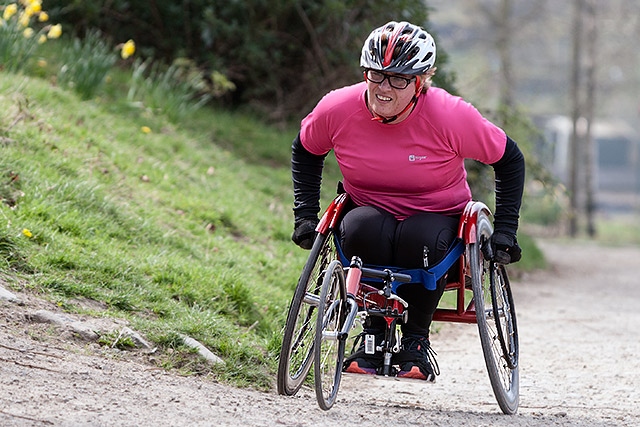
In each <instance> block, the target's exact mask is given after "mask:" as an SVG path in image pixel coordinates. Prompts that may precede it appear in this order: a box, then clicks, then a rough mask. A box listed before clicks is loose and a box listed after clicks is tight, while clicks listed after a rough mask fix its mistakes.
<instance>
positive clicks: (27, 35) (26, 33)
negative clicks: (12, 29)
mask: <svg viewBox="0 0 640 427" xmlns="http://www.w3.org/2000/svg"><path fill="white" fill-rule="evenodd" d="M22 35H23V36H24V38H25V39H30V38H31V37H32V36H33V28H31V27H27V28H25V29H24V31H22Z"/></svg>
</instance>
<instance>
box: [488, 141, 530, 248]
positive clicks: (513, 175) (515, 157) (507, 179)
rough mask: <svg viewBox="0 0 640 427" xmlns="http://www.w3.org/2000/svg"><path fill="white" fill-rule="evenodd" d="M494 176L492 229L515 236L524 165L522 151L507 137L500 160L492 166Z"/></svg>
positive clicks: (520, 202)
mask: <svg viewBox="0 0 640 427" xmlns="http://www.w3.org/2000/svg"><path fill="white" fill-rule="evenodd" d="M491 166H493V170H494V172H495V175H496V212H495V216H494V228H495V230H496V231H497V230H500V231H504V232H507V233H509V234H512V235H513V236H515V235H516V232H517V231H518V218H519V215H520V205H521V204H522V193H523V190H524V174H525V163H524V156H523V155H522V151H520V149H519V148H518V145H517V144H516V143H515V141H513V140H512V139H511V138H509V137H508V136H507V146H506V148H505V150H504V154H503V155H502V158H501V159H500V160H498V161H497V162H496V163H494V164H492V165H491Z"/></svg>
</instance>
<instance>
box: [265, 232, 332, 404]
mask: <svg viewBox="0 0 640 427" xmlns="http://www.w3.org/2000/svg"><path fill="white" fill-rule="evenodd" d="M335 259H337V250H336V246H335V242H334V235H333V232H332V231H329V232H328V233H327V234H317V235H316V238H315V241H314V243H313V247H312V248H311V251H310V253H309V258H307V262H306V264H305V266H304V268H303V269H302V274H301V275H300V278H299V279H298V284H297V286H296V289H295V291H294V294H293V298H292V299H291V304H290V305H289V313H288V314H287V321H286V324H285V327H284V332H283V337H282V347H281V349H280V359H279V362H278V376H277V388H278V393H279V394H283V395H286V396H293V395H294V394H296V393H297V392H298V390H300V387H302V384H303V383H304V381H305V379H306V377H307V375H308V373H309V370H310V369H311V364H312V362H313V342H314V339H315V327H316V315H317V307H318V302H319V294H320V287H321V286H322V280H323V277H324V271H325V270H326V268H327V267H328V266H329V264H330V263H331V261H333V260H335Z"/></svg>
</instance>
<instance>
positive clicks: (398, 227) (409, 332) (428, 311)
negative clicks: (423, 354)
mask: <svg viewBox="0 0 640 427" xmlns="http://www.w3.org/2000/svg"><path fill="white" fill-rule="evenodd" d="M459 221H460V219H459V217H456V216H446V215H441V214H436V213H429V212H424V213H418V214H415V215H413V216H410V217H409V218H407V219H405V220H404V221H398V220H397V219H396V218H395V217H394V216H393V215H391V214H390V213H389V212H387V211H385V210H383V209H380V208H376V207H372V206H359V207H356V208H354V209H352V210H350V211H349V212H347V213H346V215H345V216H344V218H343V219H342V222H341V224H340V240H341V245H342V249H343V251H344V254H345V255H346V256H347V258H351V257H352V256H354V255H357V256H358V257H360V258H361V259H362V262H364V263H365V264H375V265H383V266H385V265H386V266H397V267H402V268H420V267H429V266H431V265H434V264H435V263H437V262H438V261H440V260H441V259H442V257H443V256H444V255H445V253H446V252H447V249H448V248H449V246H450V245H451V242H453V240H454V239H455V237H456V234H457V231H458V223H459ZM445 284H446V276H445V277H443V279H441V280H440V281H439V282H438V285H437V289H436V290H433V291H429V290H427V289H426V288H425V287H424V286H422V285H421V284H406V285H402V286H400V287H399V288H398V295H399V296H400V297H401V298H403V299H404V300H405V301H407V303H409V319H408V322H407V323H406V324H404V325H402V332H403V334H404V335H405V336H428V335H429V326H430V325H431V320H432V318H433V313H434V312H435V310H436V307H437V306H438V302H439V301H440V298H441V297H442V293H443V291H444V286H445ZM370 326H371V328H372V329H378V328H381V327H383V326H384V322H383V320H382V318H376V320H374V321H373V324H372V325H370Z"/></svg>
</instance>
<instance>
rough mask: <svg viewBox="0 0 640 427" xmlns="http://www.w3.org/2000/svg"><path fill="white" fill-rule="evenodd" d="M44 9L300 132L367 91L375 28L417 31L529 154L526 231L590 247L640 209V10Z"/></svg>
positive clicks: (617, 6) (483, 5)
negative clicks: (602, 228)
mask: <svg viewBox="0 0 640 427" xmlns="http://www.w3.org/2000/svg"><path fill="white" fill-rule="evenodd" d="M47 7H48V10H50V13H51V15H52V17H55V19H56V21H57V22H62V23H63V24H64V26H65V28H68V29H69V30H70V31H69V32H70V33H71V34H73V35H74V36H78V37H83V36H84V35H86V34H88V33H89V32H90V31H93V29H99V30H100V31H101V32H102V33H103V34H104V35H105V36H107V37H111V38H113V39H118V40H126V39H129V38H130V39H134V40H135V41H136V43H137V46H138V52H139V55H140V57H143V58H152V59H153V61H154V62H163V63H165V64H171V63H175V62H176V61H178V60H180V61H182V64H185V63H186V64H188V65H189V67H190V68H191V70H192V71H193V70H196V72H199V73H201V75H202V76H206V78H205V79H203V81H202V82H201V83H202V84H201V89H202V90H208V91H210V92H211V93H212V94H213V95H214V96H213V97H212V98H213V99H212V101H211V102H213V103H215V104H217V105H218V106H222V107H224V108H228V109H243V110H250V111H254V112H258V114H259V115H260V116H261V117H263V118H264V119H265V120H266V121H268V122H272V123H280V124H282V123H296V121H297V120H299V119H300V118H301V117H303V116H304V114H306V113H307V112H308V111H310V109H311V108H312V107H313V106H314V105H315V103H316V102H317V101H318V99H319V98H320V97H321V96H322V95H323V94H324V93H326V92H327V91H328V90H330V89H332V88H335V87H339V86H342V85H345V84H349V83H352V82H354V81H357V80H358V79H359V78H360V70H359V68H358V56H359V50H360V47H361V44H362V40H363V39H364V38H365V37H366V36H367V34H368V33H369V31H370V30H371V29H372V28H374V27H376V26H379V25H381V24H382V23H384V22H386V21H388V20H409V21H412V22H414V23H417V24H421V25H423V26H424V27H425V28H427V29H428V30H429V31H430V32H432V33H433V35H434V36H435V38H436V41H437V44H438V49H439V51H438V63H437V65H438V69H439V73H438V75H437V78H436V84H437V85H440V86H442V87H445V88H447V89H449V90H450V91H452V92H454V93H458V94H460V95H462V96H463V97H464V98H466V99H467V100H469V101H470V102H472V103H473V104H474V105H476V106H477V107H478V108H479V109H480V110H482V111H483V112H484V113H485V114H487V115H489V116H490V117H491V118H492V119H493V120H495V121H496V122H498V123H499V124H500V125H502V126H503V127H504V128H505V129H506V130H507V131H508V133H509V134H510V135H511V136H512V137H513V138H514V139H516V140H517V141H518V142H519V143H520V144H521V145H522V146H523V147H525V149H526V151H527V154H528V161H529V163H530V165H529V171H530V182H529V186H528V198H527V200H528V201H527V202H526V205H528V206H529V207H531V208H532V209H527V210H525V216H526V221H525V222H527V223H539V222H543V223H545V224H546V225H549V224H550V223H554V224H556V225H558V224H559V226H560V227H561V228H562V232H563V233H567V234H569V235H572V236H576V235H579V234H580V233H587V234H588V235H592V236H593V235H595V234H596V233H597V228H598V225H597V222H598V218H611V216H616V217H627V218H628V217H629V216H631V217H632V216H633V215H634V214H636V213H637V211H638V208H639V206H640V167H639V163H640V154H639V145H640V137H639V136H638V135H639V133H640V124H639V118H640V116H639V115H640V49H639V48H638V45H637V40H640V22H639V18H638V17H639V16H640V4H639V3H638V2H636V1H633V0H610V1H607V2H602V1H595V0H572V1H564V2H556V1H551V0H533V1H530V0H425V1H423V0H402V1H376V2H373V1H365V0H346V1H334V0H315V1H314V0H303V1H300V0H261V1H215V0H183V1H178V2H176V1H163V0H155V1H149V2H129V1H124V0H112V1H95V2H83V1H80V0H75V1H68V0H51V1H48V2H47ZM185 61H186V62H185ZM470 169H471V170H472V172H471V179H472V181H473V182H474V186H475V187H476V188H477V190H476V191H477V192H478V193H480V195H481V197H482V192H483V191H490V189H489V187H488V186H487V185H484V186H483V178H482V176H483V172H482V170H481V168H479V167H477V168H476V166H473V165H472V166H470ZM476 169H479V170H476ZM484 181H486V180H484ZM487 184H488V183H487ZM598 215H600V217H599V216H598ZM543 225H544V224H543Z"/></svg>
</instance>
